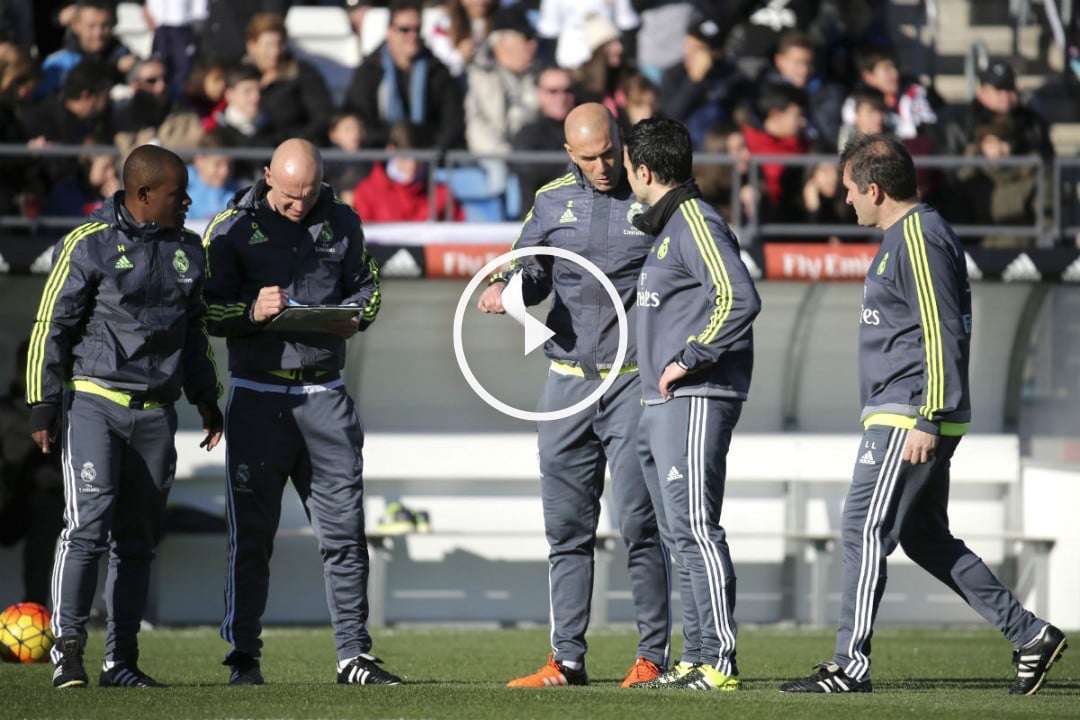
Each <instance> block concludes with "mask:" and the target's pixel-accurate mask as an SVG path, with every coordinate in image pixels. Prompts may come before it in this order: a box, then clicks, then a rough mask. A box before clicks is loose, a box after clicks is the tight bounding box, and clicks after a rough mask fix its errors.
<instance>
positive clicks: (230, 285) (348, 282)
mask: <svg viewBox="0 0 1080 720" xmlns="http://www.w3.org/2000/svg"><path fill="white" fill-rule="evenodd" d="M322 177H323V165H322V159H321V157H320V156H319V152H318V150H317V149H316V148H315V146H314V145H312V144H311V143H309V142H307V141H305V140H297V139H293V140H286V141H285V142H283V143H282V144H281V145H280V146H278V148H277V149H276V150H275V151H274V155H273V158H271V161H270V167H268V168H267V169H266V173H265V178H264V179H262V180H260V181H259V182H257V183H255V185H254V186H252V187H250V188H248V189H246V190H243V191H241V192H240V193H238V194H237V196H236V197H235V198H234V199H233V201H232V202H230V204H229V208H228V209H227V210H225V211H224V212H222V213H220V214H218V215H217V216H216V217H215V218H214V219H213V220H212V221H211V222H210V224H209V225H208V226H207V229H206V234H205V238H204V243H205V245H206V248H207V257H208V263H207V267H208V271H209V274H210V277H209V280H208V281H207V285H206V302H207V305H208V306H209V309H208V312H207V328H208V329H209V331H210V333H211V334H212V335H220V336H224V337H225V338H227V339H228V347H229V370H230V371H231V372H232V387H231V388H230V391H229V404H228V413H227V415H228V417H227V418H226V425H225V439H226V442H227V443H228V448H229V458H228V468H227V486H226V491H227V496H226V497H227V506H226V520H227V522H228V532H229V538H228V542H229V558H228V569H227V571H226V572H227V574H226V578H225V618H224V619H223V620H222V622H221V637H222V638H224V639H225V640H226V641H227V642H228V643H229V644H230V645H231V646H232V649H231V651H230V652H229V653H228V655H227V656H226V658H225V662H224V664H225V665H228V666H229V667H230V668H231V669H232V670H231V673H230V675H229V684H230V685H261V684H263V676H262V670H261V667H260V660H261V650H262V640H261V637H260V636H261V634H262V623H261V620H262V614H263V611H264V610H265V609H266V598H267V593H268V592H269V584H270V555H271V553H272V551H273V547H274V534H275V532H276V531H277V525H278V519H279V517H280V515H281V494H282V491H283V490H284V488H285V483H286V482H288V480H289V479H290V478H291V479H292V482H293V485H294V486H295V487H296V491H297V494H299V496H300V499H301V500H302V501H303V503H304V509H305V511H306V512H307V514H308V516H309V518H310V519H311V524H312V527H313V528H314V530H315V536H316V537H317V538H318V541H319V550H320V552H321V553H322V558H323V576H324V578H325V583H326V598H327V603H328V605H329V608H330V621H331V623H332V624H333V626H334V641H335V644H336V646H337V657H338V662H337V681H338V682H339V683H341V684H362V685H371V684H378V685H398V684H400V683H401V678H399V677H398V676H396V675H394V674H392V673H390V672H387V671H386V670H384V669H383V668H382V667H381V666H380V665H379V663H380V661H379V659H378V658H376V657H375V656H374V655H372V654H371V653H370V650H371V644H372V642H371V635H370V634H369V633H368V629H367V618H368V597H367V581H368V567H369V566H368V548H367V538H366V536H365V533H364V484H363V477H362V474H363V456H362V450H363V445H364V431H363V428H362V427H361V424H360V418H359V416H358V415H357V411H356V406H355V405H354V403H353V401H352V398H350V397H349V395H348V393H347V392H346V391H345V383H344V381H343V380H342V378H341V369H342V367H343V366H344V365H345V341H346V339H347V338H349V337H352V336H353V335H355V334H356V332H357V331H358V330H363V329H364V328H366V327H367V326H368V325H370V324H371V323H372V322H374V320H375V316H376V314H377V313H378V311H379V305H380V302H381V296H380V293H379V282H378V266H377V265H376V264H375V261H374V260H373V259H372V258H371V257H370V256H369V255H368V253H367V246H366V245H365V243H364V231H363V227H362V226H361V224H360V219H359V218H358V217H357V215H356V213H355V212H354V211H353V209H352V208H351V207H349V206H348V205H346V204H345V203H342V202H341V201H339V200H338V199H337V198H335V197H334V191H333V190H332V189H331V188H330V186H329V185H324V184H323V183H322ZM291 303H299V304H301V305H355V306H356V315H355V316H354V317H353V318H351V319H349V320H344V321H339V322H336V323H332V324H324V325H320V326H316V327H312V328H311V329H310V330H306V329H305V330H284V331H280V330H278V329H277V327H276V326H274V325H273V323H272V320H273V319H274V318H275V317H276V316H277V315H278V314H279V313H280V312H281V311H282V310H284V309H285V308H286V307H287V306H288V305H289V304H291Z"/></svg>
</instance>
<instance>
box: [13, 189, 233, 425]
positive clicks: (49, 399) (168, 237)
mask: <svg viewBox="0 0 1080 720" xmlns="http://www.w3.org/2000/svg"><path fill="white" fill-rule="evenodd" d="M204 268H205V259H204V256H203V252H202V246H201V245H200V243H199V236H198V235H196V234H195V233H193V232H190V231H188V230H182V229H181V230H170V229H166V228H162V227H160V226H158V225H156V224H153V223H144V224H140V223H137V222H136V221H135V219H134V218H133V217H132V216H131V214H130V213H129V212H128V211H127V210H126V209H125V208H124V206H123V191H120V192H118V193H117V194H116V195H114V196H113V197H111V198H108V199H107V200H106V201H105V203H104V205H103V206H102V207H101V208H100V209H98V210H96V211H94V212H93V213H91V214H90V216H89V217H87V218H86V222H84V223H83V224H82V225H80V226H79V227H77V228H75V229H74V230H72V231H71V232H70V233H68V234H67V235H66V236H65V237H64V239H63V240H61V241H60V242H59V243H57V245H56V248H55V250H54V251H53V266H52V270H51V271H50V273H49V279H48V280H47V281H46V283H45V291H44V293H43V294H42V298H41V304H40V307H39V308H38V314H37V319H36V321H35V322H34V329H33V333H32V335H31V338H30V350H29V357H28V362H27V370H26V401H27V403H28V404H30V405H58V404H59V403H60V400H61V396H62V394H63V391H64V385H65V383H66V382H69V381H71V380H93V381H94V382H95V383H96V384H98V385H102V386H104V387H106V388H110V389H113V390H117V391H119V392H122V393H125V394H127V395H129V396H131V397H132V398H133V399H136V400H144V401H153V402H159V403H171V402H175V401H176V400H177V399H179V397H180V393H181V389H183V390H184V391H185V392H186V394H187V397H188V400H189V401H190V402H191V403H192V404H196V405H197V404H199V403H203V402H206V403H213V402H215V401H216V400H217V398H218V396H219V395H220V394H221V386H220V385H219V384H218V379H217V368H216V367H215V366H214V354H213V351H212V350H211V349H210V346H209V339H208V338H207V336H206V330H205V327H204V325H203V320H204V315H205V312H206V307H205V305H204V304H203V298H202V290H203V282H204Z"/></svg>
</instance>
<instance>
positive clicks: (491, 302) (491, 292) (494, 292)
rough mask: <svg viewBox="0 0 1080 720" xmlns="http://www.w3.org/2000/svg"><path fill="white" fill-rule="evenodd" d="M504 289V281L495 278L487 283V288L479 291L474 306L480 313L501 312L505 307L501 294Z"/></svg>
mask: <svg viewBox="0 0 1080 720" xmlns="http://www.w3.org/2000/svg"><path fill="white" fill-rule="evenodd" d="M505 289H506V282H505V281H503V280H496V281H495V282H493V283H491V284H490V285H488V287H487V290H485V291H484V292H482V293H480V300H478V301H477V303H476V308H477V309H478V310H479V311H480V312H482V313H495V314H502V313H504V312H506V308H504V307H503V301H502V294H503V290H505Z"/></svg>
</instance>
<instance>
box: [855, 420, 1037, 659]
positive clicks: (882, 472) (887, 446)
mask: <svg viewBox="0 0 1080 720" xmlns="http://www.w3.org/2000/svg"><path fill="white" fill-rule="evenodd" d="M908 434H909V431H907V430H903V429H900V428H892V427H886V426H872V427H870V428H869V429H867V430H866V432H865V433H863V439H862V444H861V445H860V446H859V452H858V456H857V459H856V462H855V472H854V477H853V479H852V482H851V489H850V491H849V492H848V496H847V500H846V502H845V503H844V514H843V519H842V524H841V539H842V542H843V546H844V580H843V595H842V597H841V606H840V621H839V627H838V630H837V634H836V655H835V657H834V660H833V661H834V662H835V663H836V664H838V665H839V666H840V667H842V668H844V672H845V673H847V674H848V676H850V677H852V678H854V679H856V680H866V679H869V677H870V639H871V637H872V636H873V634H874V618H875V617H876V616H877V610H878V605H879V604H880V603H881V596H882V595H883V594H884V592H885V580H886V569H885V564H886V558H887V557H888V556H889V555H890V554H892V551H893V550H895V549H896V546H897V543H899V544H900V546H901V547H903V548H904V552H905V553H906V554H907V556H908V557H910V558H911V559H912V560H914V561H915V562H916V563H918V564H919V566H920V567H922V568H923V569H924V570H926V571H927V572H929V573H930V574H931V575H933V576H934V577H936V578H937V579H938V580H940V581H941V582H943V583H945V584H946V585H948V586H949V587H950V588H952V590H953V592H955V593H956V594H957V595H959V596H960V597H961V598H963V599H964V602H966V603H967V604H968V605H970V606H971V607H972V608H973V609H974V610H975V611H976V612H977V613H979V614H980V615H982V616H983V617H984V618H986V620H987V622H989V623H990V624H991V625H993V626H994V627H996V628H997V629H998V630H1000V631H1001V632H1002V633H1004V635H1005V637H1007V638H1008V639H1009V640H1010V641H1011V642H1012V643H1013V645H1014V646H1017V647H1019V646H1020V645H1022V644H1023V643H1025V642H1027V641H1028V640H1030V639H1031V638H1033V637H1034V636H1035V635H1036V634H1038V632H1039V631H1040V630H1041V629H1042V626H1043V625H1044V624H1045V623H1044V622H1043V621H1042V620H1039V619H1038V618H1037V617H1035V616H1034V615H1032V614H1031V613H1030V612H1028V611H1027V610H1025V609H1024V608H1023V606H1022V605H1020V602H1019V601H1018V600H1017V599H1016V596H1015V595H1013V594H1012V592H1010V591H1009V589H1008V588H1006V587H1004V586H1003V585H1002V584H1001V582H1000V581H999V580H998V579H997V578H996V577H994V574H993V573H992V572H991V571H990V568H988V567H987V566H986V563H984V562H983V561H982V559H981V558H980V557H979V556H978V555H976V554H975V553H973V552H972V551H971V550H970V549H969V548H968V546H967V545H965V544H964V541H963V540H960V539H958V538H954V537H953V536H952V533H950V532H949V514H948V506H949V461H950V459H951V458H952V455H953V453H954V452H955V451H956V447H957V445H959V444H960V438H958V437H941V438H940V439H939V441H938V446H937V450H936V452H935V453H934V458H933V459H932V460H931V461H930V462H927V463H923V464H920V465H911V464H910V463H907V462H904V461H903V460H902V459H901V456H902V453H903V449H904V443H905V442H907V437H908Z"/></svg>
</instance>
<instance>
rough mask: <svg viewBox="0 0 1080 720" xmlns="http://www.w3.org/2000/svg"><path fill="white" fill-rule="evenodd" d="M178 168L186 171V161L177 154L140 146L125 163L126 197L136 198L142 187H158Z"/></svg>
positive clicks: (153, 147) (153, 146)
mask: <svg viewBox="0 0 1080 720" xmlns="http://www.w3.org/2000/svg"><path fill="white" fill-rule="evenodd" d="M178 168H179V169H181V170H183V169H184V161H183V160H181V159H180V157H179V156H178V155H177V154H176V153H174V152H172V151H171V150H166V149H165V148H163V147H159V146H157V145H140V146H139V147H137V148H135V149H134V150H132V151H131V154H130V155H128V159H127V160H125V161H124V171H123V182H124V194H125V197H130V196H134V194H135V193H137V192H138V190H139V188H140V187H148V188H156V187H158V186H159V185H161V183H162V182H163V181H164V180H165V178H166V175H168V174H170V173H171V172H172V171H174V170H176V169H178Z"/></svg>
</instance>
